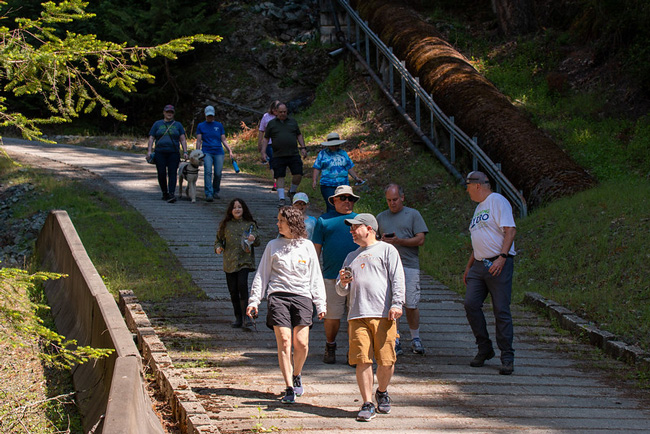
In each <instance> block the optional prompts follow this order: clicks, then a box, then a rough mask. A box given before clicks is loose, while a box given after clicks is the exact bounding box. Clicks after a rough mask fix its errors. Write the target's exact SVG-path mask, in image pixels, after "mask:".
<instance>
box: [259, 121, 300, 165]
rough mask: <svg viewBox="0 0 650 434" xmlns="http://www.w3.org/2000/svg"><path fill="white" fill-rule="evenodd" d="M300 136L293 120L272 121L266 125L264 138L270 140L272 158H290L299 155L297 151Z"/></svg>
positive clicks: (296, 124) (296, 123)
mask: <svg viewBox="0 0 650 434" xmlns="http://www.w3.org/2000/svg"><path fill="white" fill-rule="evenodd" d="M300 135H302V133H301V132H300V128H299V127H298V122H296V121H295V120H294V119H293V118H287V119H285V120H284V121H281V120H280V119H278V118H275V119H272V120H270V121H269V123H268V124H267V125H266V131H265V132H264V137H266V138H267V139H272V140H273V142H272V145H271V147H272V148H273V157H292V156H294V155H300V152H299V151H298V136H300Z"/></svg>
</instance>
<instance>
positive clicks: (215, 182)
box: [203, 153, 225, 199]
mask: <svg viewBox="0 0 650 434" xmlns="http://www.w3.org/2000/svg"><path fill="white" fill-rule="evenodd" d="M224 157H225V155H224V154H207V153H206V154H205V158H204V159H203V186H204V188H205V198H206V199H207V198H210V197H213V196H214V195H215V194H219V191H220V190H221V171H222V170H223V160H224ZM212 166H214V178H213V177H212Z"/></svg>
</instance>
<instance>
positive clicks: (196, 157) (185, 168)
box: [178, 149, 205, 203]
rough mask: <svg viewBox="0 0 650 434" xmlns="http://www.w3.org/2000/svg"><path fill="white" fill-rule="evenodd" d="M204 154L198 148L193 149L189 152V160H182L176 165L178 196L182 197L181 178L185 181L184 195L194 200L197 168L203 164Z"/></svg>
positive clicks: (197, 175)
mask: <svg viewBox="0 0 650 434" xmlns="http://www.w3.org/2000/svg"><path fill="white" fill-rule="evenodd" d="M203 158H205V155H204V154H203V151H201V150H200V149H195V150H193V151H192V153H191V154H190V161H183V162H182V163H181V164H180V166H178V189H179V190H180V193H181V195H180V197H181V198H182V197H183V180H186V181H187V187H185V196H187V197H189V198H190V199H191V200H192V203H194V202H196V180H197V179H199V168H200V167H201V165H202V164H203Z"/></svg>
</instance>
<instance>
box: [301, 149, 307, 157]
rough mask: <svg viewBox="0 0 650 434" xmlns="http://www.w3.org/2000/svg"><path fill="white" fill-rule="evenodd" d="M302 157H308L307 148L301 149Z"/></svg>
mask: <svg viewBox="0 0 650 434" xmlns="http://www.w3.org/2000/svg"><path fill="white" fill-rule="evenodd" d="M300 155H302V158H306V157H307V148H305V149H301V150H300Z"/></svg>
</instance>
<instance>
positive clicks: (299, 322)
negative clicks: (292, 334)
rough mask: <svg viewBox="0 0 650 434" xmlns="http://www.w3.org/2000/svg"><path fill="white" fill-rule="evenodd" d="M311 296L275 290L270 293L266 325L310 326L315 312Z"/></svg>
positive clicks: (271, 327) (270, 326) (269, 326)
mask: <svg viewBox="0 0 650 434" xmlns="http://www.w3.org/2000/svg"><path fill="white" fill-rule="evenodd" d="M312 309H313V307H312V301H311V298H308V297H305V296H304V295H296V294H290V293H288V292H274V293H273V294H271V295H269V301H268V313H267V315H266V326H267V327H268V328H270V329H273V326H279V327H287V328H291V329H293V328H294V327H296V326H310V325H311V324H312V320H311V316H312V312H313V310H312Z"/></svg>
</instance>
